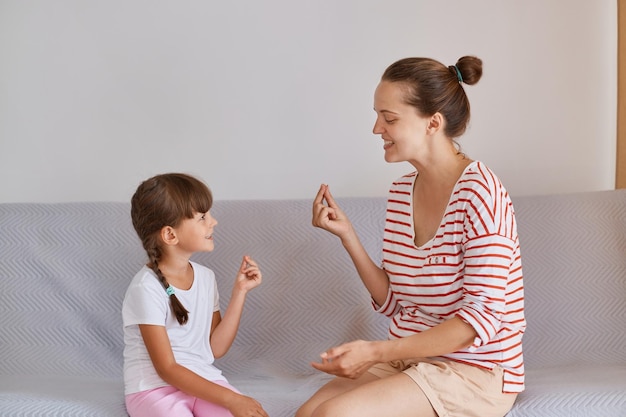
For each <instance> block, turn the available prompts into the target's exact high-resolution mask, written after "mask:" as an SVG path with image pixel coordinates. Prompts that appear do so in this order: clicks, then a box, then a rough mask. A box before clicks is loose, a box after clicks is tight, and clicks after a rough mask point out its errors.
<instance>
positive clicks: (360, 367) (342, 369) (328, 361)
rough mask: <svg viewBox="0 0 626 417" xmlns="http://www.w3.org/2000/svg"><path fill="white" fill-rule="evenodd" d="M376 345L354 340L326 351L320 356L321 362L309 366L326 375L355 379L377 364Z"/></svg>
mask: <svg viewBox="0 0 626 417" xmlns="http://www.w3.org/2000/svg"><path fill="white" fill-rule="evenodd" d="M376 343H378V342H367V341H364V340H356V341H354V342H349V343H345V344H343V345H341V346H337V347H334V348H331V349H328V350H327V351H326V352H324V353H322V354H321V355H320V357H321V358H322V362H313V363H311V366H313V368H315V369H317V370H319V371H322V372H326V373H327V374H331V375H336V376H341V377H344V378H351V379H356V378H358V377H360V376H361V375H363V374H364V373H365V371H367V370H368V369H369V368H370V367H372V365H375V364H376V363H378V362H379V361H378V360H376V359H375V358H376Z"/></svg>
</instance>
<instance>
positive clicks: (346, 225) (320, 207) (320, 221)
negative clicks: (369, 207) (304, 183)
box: [313, 184, 354, 240]
mask: <svg viewBox="0 0 626 417" xmlns="http://www.w3.org/2000/svg"><path fill="white" fill-rule="evenodd" d="M325 202H326V204H325ZM313 226H315V227H319V228H321V229H324V230H326V231H329V232H331V233H332V234H334V235H336V236H338V237H339V238H341V239H342V240H344V239H345V238H347V237H348V236H349V235H350V234H351V233H354V230H353V229H352V223H350V220H349V219H348V217H347V216H346V215H345V213H344V212H343V211H342V210H341V208H339V206H338V205H337V203H336V202H335V199H334V198H333V196H332V195H331V194H330V190H329V189H328V185H326V184H322V185H321V186H320V189H319V191H318V192H317V195H316V196H315V200H313Z"/></svg>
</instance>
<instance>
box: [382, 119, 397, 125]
mask: <svg viewBox="0 0 626 417" xmlns="http://www.w3.org/2000/svg"><path fill="white" fill-rule="evenodd" d="M395 121H396V119H391V120H387V119H385V122H387V123H389V124H391V123H393V122H395Z"/></svg>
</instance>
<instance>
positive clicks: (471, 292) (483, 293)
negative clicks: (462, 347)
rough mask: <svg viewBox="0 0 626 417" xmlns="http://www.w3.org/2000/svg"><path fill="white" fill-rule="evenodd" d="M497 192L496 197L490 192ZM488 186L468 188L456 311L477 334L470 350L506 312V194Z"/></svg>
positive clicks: (510, 245)
mask: <svg viewBox="0 0 626 417" xmlns="http://www.w3.org/2000/svg"><path fill="white" fill-rule="evenodd" d="M494 193H495V194H496V197H497V198H494V197H493V195H494ZM502 197H503V196H501V195H498V190H493V189H491V190H490V189H489V188H479V189H472V190H470V191H468V198H467V201H466V216H465V235H466V240H465V242H464V264H465V271H464V285H463V307H462V308H461V309H460V310H459V311H458V313H457V315H458V316H459V317H461V318H462V319H463V320H465V321H466V322H467V323H469V324H470V325H471V326H472V327H473V328H474V329H475V331H476V333H477V334H478V337H477V338H476V339H475V340H474V344H473V345H472V346H471V347H470V351H473V350H475V349H476V348H478V347H480V346H482V345H484V344H486V343H488V342H489V341H490V340H491V339H492V338H493V337H494V336H495V335H496V333H497V332H498V329H499V328H500V325H501V320H502V316H503V314H504V312H505V294H506V288H507V280H508V276H509V271H510V268H511V264H512V262H513V258H514V253H515V241H514V239H513V236H512V235H511V231H512V230H514V229H513V228H512V227H510V226H509V224H510V223H511V221H512V216H513V213H512V210H510V205H509V203H508V201H509V200H508V198H502Z"/></svg>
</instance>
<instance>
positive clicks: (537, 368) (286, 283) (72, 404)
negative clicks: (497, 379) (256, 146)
mask: <svg viewBox="0 0 626 417" xmlns="http://www.w3.org/2000/svg"><path fill="white" fill-rule="evenodd" d="M218 197H219V196H218ZM338 201H339V203H340V204H341V205H342V207H343V209H344V211H346V213H347V214H348V215H349V216H350V217H351V219H352V221H353V223H354V225H355V227H356V229H357V232H358V233H359V235H360V236H361V239H362V240H363V243H364V245H365V247H366V249H367V250H368V251H369V253H370V254H371V256H372V257H373V259H374V260H375V261H376V262H378V261H379V260H380V248H381V242H380V239H381V236H382V227H383V220H384V212H385V200H384V199H383V198H350V199H338ZM513 202H514V205H515V209H516V213H517V219H518V227H519V234H520V241H521V245H522V259H523V268H524V278H525V286H526V288H525V289H526V313H527V318H528V329H527V332H526V334H525V336H524V349H525V358H526V366H527V390H526V391H525V392H524V393H523V394H522V395H521V396H520V397H519V399H518V401H517V403H516V405H515V407H514V409H513V410H512V411H511V412H510V413H509V416H511V417H520V416H542V417H546V416H602V417H611V416H616V417H617V416H620V417H623V416H626V191H605V192H589V193H577V194H569V195H555V196H534V197H520V198H514V199H513ZM212 214H213V215H214V216H215V217H216V218H217V220H218V222H219V224H218V226H217V228H216V232H215V237H214V238H215V246H216V249H215V250H214V251H213V252H212V253H209V254H200V255H198V256H196V257H194V260H196V261H198V262H201V263H203V264H205V265H207V266H208V267H210V268H211V269H213V270H214V271H215V273H216V275H217V279H218V286H219V289H220V295H221V302H222V307H224V306H225V305H226V303H227V302H228V298H229V295H230V291H231V288H232V282H233V280H234V274H235V272H236V270H237V267H238V265H239V263H240V260H241V256H242V255H244V254H249V255H251V256H253V257H254V258H255V259H256V260H257V261H258V262H259V264H260V266H261V268H262V271H263V276H264V283H263V285H262V286H260V287H259V288H257V289H255V290H254V291H253V292H252V293H250V295H249V296H248V300H247V304H246V309H245V311H244V317H243V320H242V325H241V329H240V331H239V334H238V336H237V339H236V340H235V343H234V345H233V347H232V348H231V350H230V352H229V353H228V354H227V356H226V357H224V358H222V359H220V360H218V361H217V365H218V366H219V367H220V368H221V369H222V370H223V371H224V374H225V375H226V376H227V378H228V379H229V380H230V382H231V383H232V384H233V385H235V386H237V387H238V388H239V389H240V390H241V391H243V392H244V393H247V394H249V395H251V396H253V397H255V398H257V399H258V400H260V401H261V402H262V403H263V405H264V406H265V408H266V410H267V411H268V412H269V414H270V415H271V416H272V417H288V416H293V413H294V411H295V409H296V408H297V407H298V405H299V404H301V403H302V402H303V401H304V400H305V399H306V398H308V397H309V396H310V395H311V394H312V393H313V392H314V391H315V390H316V389H317V388H318V387H319V386H321V384H323V382H324V381H325V380H326V379H327V377H326V376H325V375H323V374H320V373H319V372H317V371H315V370H314V369H313V368H311V367H310V365H309V363H310V362H311V361H315V360H317V358H318V355H319V353H321V352H322V351H323V350H325V349H326V348H328V347H330V346H334V345H337V344H340V343H343V342H346V341H349V340H354V339H357V338H358V339H380V338H384V337H385V334H386V324H387V322H386V318H385V317H383V316H381V315H378V314H376V313H374V312H373V310H372V309H371V307H370V304H369V297H368V295H367V293H366V291H365V290H364V289H363V287H362V285H361V284H360V282H359V279H358V276H357V275H356V273H355V271H354V268H353V266H352V264H351V262H350V259H349V257H348V256H347V254H346V253H345V251H344V250H343V249H342V248H341V245H340V243H339V241H338V239H336V238H334V237H333V236H331V235H329V234H328V233H326V232H324V231H321V230H319V229H315V228H313V227H312V226H311V218H310V217H311V201H309V200H266V201H265V200H255V201H220V200H219V199H218V200H217V201H216V202H215V206H214V208H213V209H212ZM0 234H1V237H0V280H1V282H2V295H1V297H2V302H0V316H1V317H2V320H1V321H0V349H2V350H1V353H2V354H0V415H2V416H3V417H13V416H26V415H28V416H61V415H63V416H81V417H82V416H126V412H125V409H124V403H123V383H122V349H123V341H122V328H121V326H122V325H121V316H120V307H121V302H122V298H123V295H124V292H125V290H126V287H127V285H128V282H129V281H130V279H131V277H132V276H133V275H134V274H135V272H136V271H137V270H138V269H139V268H140V267H141V265H142V264H143V263H144V262H145V255H144V253H143V250H142V248H141V246H140V244H139V241H138V239H137V238H136V236H135V233H134V231H133V230H132V227H131V225H130V219H129V205H128V204H127V203H113V202H112V203H109V202H104V203H103V202H93V203H89V202H86V203H62V204H36V203H24V204H0Z"/></svg>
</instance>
